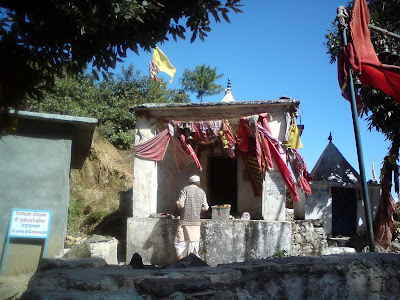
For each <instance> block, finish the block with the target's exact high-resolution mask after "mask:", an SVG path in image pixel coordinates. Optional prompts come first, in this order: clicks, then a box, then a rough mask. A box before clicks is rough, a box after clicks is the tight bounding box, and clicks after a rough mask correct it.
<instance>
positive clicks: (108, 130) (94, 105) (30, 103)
mask: <svg viewBox="0 0 400 300" xmlns="http://www.w3.org/2000/svg"><path fill="white" fill-rule="evenodd" d="M188 101H189V96H188V95H187V94H186V93H184V92H183V91H181V90H171V89H168V88H167V82H165V81H152V80H149V77H148V76H140V72H139V71H136V70H135V69H134V67H133V66H130V67H128V68H127V69H124V68H123V69H122V72H121V74H119V75H118V76H108V77H107V79H104V80H103V81H101V82H99V81H97V80H96V78H95V76H94V75H93V74H91V73H86V74H79V75H78V76H66V77H63V78H61V79H58V78H56V81H55V87H54V89H52V91H47V92H45V95H44V99H43V100H41V101H38V100H37V99H35V98H29V99H28V100H27V101H26V103H25V106H27V107H30V108H31V110H33V111H40V112H48V113H58V114H70V115H75V116H82V117H94V118H97V119H98V120H99V126H98V128H99V131H100V133H101V134H102V135H104V136H105V137H107V138H108V139H109V141H110V142H111V143H113V144H114V145H116V146H119V147H123V148H129V147H131V146H132V145H133V143H134V132H133V130H134V125H135V122H136V119H135V116H134V115H133V114H132V113H130V112H129V109H130V108H131V107H132V106H134V105H139V104H143V103H148V102H154V103H172V102H188Z"/></svg>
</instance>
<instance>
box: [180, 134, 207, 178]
mask: <svg viewBox="0 0 400 300" xmlns="http://www.w3.org/2000/svg"><path fill="white" fill-rule="evenodd" d="M179 138H180V141H181V143H182V145H183V147H184V149H185V151H186V153H187V154H189V155H190V156H191V157H192V159H193V161H194V162H195V163H196V166H197V168H198V169H199V170H200V171H201V170H203V167H202V166H201V164H200V161H199V159H198V158H197V155H196V153H195V152H194V150H193V147H192V146H191V145H190V144H189V143H188V142H186V138H185V136H184V135H183V134H180V135H179Z"/></svg>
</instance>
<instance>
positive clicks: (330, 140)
mask: <svg viewBox="0 0 400 300" xmlns="http://www.w3.org/2000/svg"><path fill="white" fill-rule="evenodd" d="M328 140H329V143H332V132H329V136H328Z"/></svg>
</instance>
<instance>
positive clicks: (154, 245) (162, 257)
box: [126, 218, 291, 266]
mask: <svg viewBox="0 0 400 300" xmlns="http://www.w3.org/2000/svg"><path fill="white" fill-rule="evenodd" d="M177 226H178V220H177V219H166V218H161V219H153V218H129V219H128V224H127V257H126V261H127V262H129V261H130V259H131V258H132V255H133V254H134V253H138V254H140V256H142V258H143V262H145V263H152V264H155V265H165V264H169V263H172V262H174V261H175V260H176V253H175V247H174V244H173V242H174V237H175V233H176V228H177ZM200 230H201V241H200V253H199V254H200V256H201V258H202V259H203V260H204V261H205V262H206V263H207V264H209V265H210V266H216V265H218V264H226V263H232V262H243V261H247V260H251V259H260V258H267V257H270V256H272V255H274V254H275V253H276V252H277V251H283V250H284V251H286V253H287V254H290V251H291V250H290V249H291V223H290V222H267V221H252V220H251V221H241V220H211V219H205V220H202V221H201V229H200Z"/></svg>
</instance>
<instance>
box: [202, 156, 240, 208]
mask: <svg viewBox="0 0 400 300" xmlns="http://www.w3.org/2000/svg"><path fill="white" fill-rule="evenodd" d="M208 164H209V166H208V170H209V177H208V178H209V194H208V195H207V196H208V201H209V204H210V205H221V204H230V205H231V213H232V212H233V213H235V212H237V160H236V159H231V158H230V157H228V156H222V155H215V156H210V157H209V160H208Z"/></svg>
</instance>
